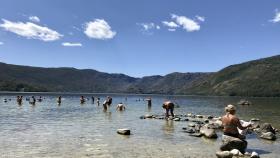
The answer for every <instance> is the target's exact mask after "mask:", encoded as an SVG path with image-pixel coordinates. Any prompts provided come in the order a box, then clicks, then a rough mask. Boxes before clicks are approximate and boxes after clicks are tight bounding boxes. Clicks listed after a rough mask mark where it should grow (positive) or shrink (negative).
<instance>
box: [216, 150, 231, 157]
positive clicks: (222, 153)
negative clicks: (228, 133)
mask: <svg viewBox="0 0 280 158" xmlns="http://www.w3.org/2000/svg"><path fill="white" fill-rule="evenodd" d="M216 156H217V158H232V157H233V154H232V153H231V152H229V151H217V152H216Z"/></svg>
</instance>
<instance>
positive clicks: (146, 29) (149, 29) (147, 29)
mask: <svg viewBox="0 0 280 158" xmlns="http://www.w3.org/2000/svg"><path fill="white" fill-rule="evenodd" d="M137 25H139V26H141V28H142V29H141V32H142V33H144V34H146V35H152V34H153V30H155V29H156V30H160V26H159V25H156V24H155V23H153V22H150V23H137Z"/></svg>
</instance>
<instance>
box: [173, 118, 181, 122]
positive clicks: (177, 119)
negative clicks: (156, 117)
mask: <svg viewBox="0 0 280 158" xmlns="http://www.w3.org/2000/svg"><path fill="white" fill-rule="evenodd" d="M180 120H181V118H178V117H176V118H174V119H173V121H180Z"/></svg>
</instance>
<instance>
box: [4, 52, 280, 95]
mask: <svg viewBox="0 0 280 158" xmlns="http://www.w3.org/2000/svg"><path fill="white" fill-rule="evenodd" d="M0 72H1V73H0V91H44V92H45V91H52V92H54V91H59V92H104V93H106V92H107V93H158V94H196V95H222V96H224V95H226V96H261V97H266V96H269V97H272V96H275V97H279V96H280V78H279V77H280V56H274V57H270V58H264V59H260V60H255V61H250V62H246V63H242V64H237V65H232V66H229V67H226V68H224V69H222V70H221V71H219V72H216V73H177V72H176V73H171V74H168V75H166V76H148V77H143V78H133V77H129V76H126V75H123V74H108V73H103V72H98V71H95V70H89V69H86V70H78V69H74V68H39V67H29V66H18V65H10V64H5V63H0Z"/></svg>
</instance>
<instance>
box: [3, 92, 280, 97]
mask: <svg viewBox="0 0 280 158" xmlns="http://www.w3.org/2000/svg"><path fill="white" fill-rule="evenodd" d="M2 94H50V95H54V94H64V95H80V94H82V95H93V94H96V95H108V94H111V95H128V96H133V95H134V96H179V97H180V96H182V97H209V98H227V97H230V98H271V99H280V97H254V96H217V95H195V94H193V95H188V94H151V93H147V94H146V93H113V92H108V93H106V92H92V93H90V92H17V91H0V95H2Z"/></svg>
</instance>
